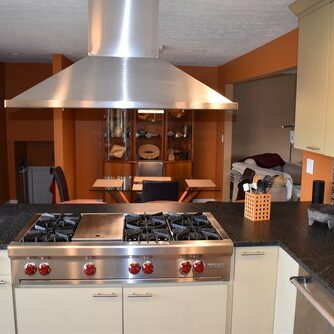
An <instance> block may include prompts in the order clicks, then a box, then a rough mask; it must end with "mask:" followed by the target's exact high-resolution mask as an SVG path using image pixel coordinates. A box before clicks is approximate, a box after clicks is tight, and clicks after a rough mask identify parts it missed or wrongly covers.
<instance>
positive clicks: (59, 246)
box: [8, 212, 233, 285]
mask: <svg viewBox="0 0 334 334" xmlns="http://www.w3.org/2000/svg"><path fill="white" fill-rule="evenodd" d="M232 251H233V243H232V241H231V239H229V237H228V236H227V234H226V233H225V231H224V230H223V229H222V227H221V226H220V224H219V223H218V222H217V221H216V219H215V218H214V217H213V215H212V214H211V213H210V212H203V213H202V212H199V213H175V212H167V213H163V212H159V213H155V214H145V213H129V214H117V213H103V214H101V213H99V214H91V213H82V214H71V213H63V214H62V213H44V214H38V215H36V216H35V217H34V218H33V219H32V220H31V221H30V222H29V223H28V224H27V226H26V227H25V228H24V229H23V230H22V231H21V233H20V234H19V235H18V237H17V238H16V240H15V241H14V242H12V243H11V244H10V245H9V247H8V253H9V256H10V258H11V262H12V276H13V277H12V279H13V282H14V284H16V285H20V284H60V283H61V284H63V283H66V284H80V282H82V283H94V282H95V283H103V282H115V283H116V282H117V283H140V282H164V281H206V280H223V281H229V279H230V262H231V255H232Z"/></svg>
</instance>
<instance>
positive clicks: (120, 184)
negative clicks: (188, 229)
mask: <svg viewBox="0 0 334 334" xmlns="http://www.w3.org/2000/svg"><path fill="white" fill-rule="evenodd" d="M143 181H157V182H168V181H177V182H178V183H179V194H180V195H179V199H178V202H179V203H189V202H191V201H192V200H193V199H195V198H196V197H197V196H198V195H199V194H200V192H201V191H204V190H205V191H219V188H218V187H217V185H216V184H215V183H214V182H213V181H212V180H210V179H195V178H185V177H172V176H105V177H103V178H99V179H96V180H95V182H94V183H93V185H92V187H91V190H92V191H105V192H107V193H108V194H109V195H110V196H111V197H112V198H113V199H114V201H115V202H117V203H131V200H130V199H129V197H133V196H131V195H134V194H139V193H141V192H142V190H143ZM128 194H130V196H129V195H128Z"/></svg>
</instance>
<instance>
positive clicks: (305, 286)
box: [290, 276, 334, 328]
mask: <svg viewBox="0 0 334 334" xmlns="http://www.w3.org/2000/svg"><path fill="white" fill-rule="evenodd" d="M290 282H291V283H292V284H293V285H294V286H295V287H296V288H297V290H298V291H299V292H300V293H301V294H302V295H303V296H304V297H305V298H306V299H307V300H308V301H309V303H310V304H311V305H313V306H314V307H315V308H316V310H317V311H318V312H319V313H320V314H321V315H322V316H323V317H324V318H325V319H326V320H327V321H328V322H329V323H330V324H331V326H332V327H333V328H334V316H333V312H329V311H328V310H327V309H326V308H325V306H324V305H326V304H328V303H330V304H329V305H333V302H334V300H333V296H332V295H330V294H329V293H328V292H327V291H325V290H323V288H322V287H321V286H319V287H317V285H318V284H317V283H316V282H314V280H313V279H312V277H311V276H295V277H290ZM311 285H314V287H313V290H315V289H319V288H320V289H321V290H323V291H324V294H323V301H324V302H325V304H322V301H320V300H318V299H317V298H316V296H314V295H313V294H312V293H311V291H309V286H311ZM313 292H314V291H313Z"/></svg>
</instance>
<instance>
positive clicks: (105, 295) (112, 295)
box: [93, 292, 118, 298]
mask: <svg viewBox="0 0 334 334" xmlns="http://www.w3.org/2000/svg"><path fill="white" fill-rule="evenodd" d="M93 297H94V298H116V297H118V294H117V293H114V292H112V293H100V292H98V293H94V294H93Z"/></svg>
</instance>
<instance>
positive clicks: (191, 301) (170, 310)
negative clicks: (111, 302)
mask: <svg viewBox="0 0 334 334" xmlns="http://www.w3.org/2000/svg"><path fill="white" fill-rule="evenodd" d="M227 290H228V287H227V285H226V284H221V283H218V284H217V283H214V284H210V283H205V284H204V285H203V284H191V283H186V284H173V286H163V285H157V284H155V285H154V286H152V285H148V286H141V287H133V288H130V287H129V288H124V334H178V333H184V334H186V333H188V334H196V333H198V334H199V333H200V334H204V333H205V334H223V333H225V328H226V308H227Z"/></svg>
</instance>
